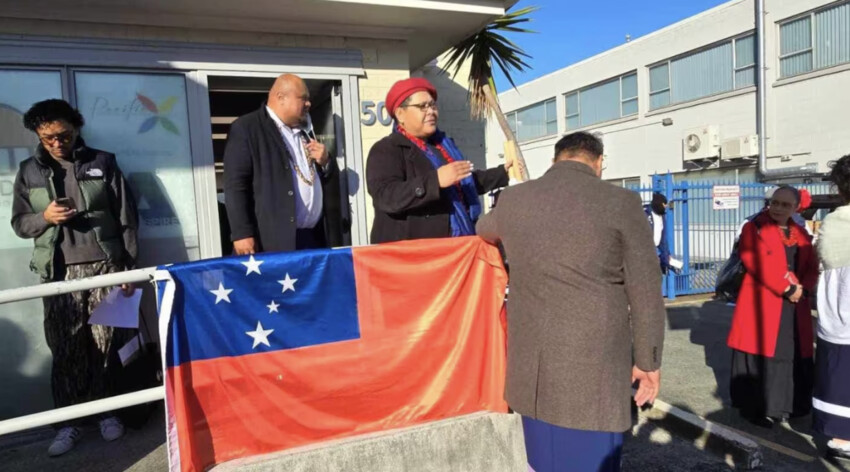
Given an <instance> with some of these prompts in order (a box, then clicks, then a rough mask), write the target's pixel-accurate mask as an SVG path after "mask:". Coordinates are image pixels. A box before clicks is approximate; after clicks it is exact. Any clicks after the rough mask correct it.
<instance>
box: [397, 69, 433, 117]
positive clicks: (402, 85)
mask: <svg viewBox="0 0 850 472" xmlns="http://www.w3.org/2000/svg"><path fill="white" fill-rule="evenodd" d="M416 92H428V93H430V94H431V96H432V97H433V98H434V100H436V99H437V89H436V88H435V87H434V85H433V84H431V82H429V81H428V79H423V78H420V77H412V78H410V79H404V80H399V81H398V82H396V83H394V84H393V86H392V87H390V91H389V92H387V99H386V101H385V102H384V105H386V107H387V112H389V114H390V116H392V117H393V118H395V109H396V108H398V107H399V106H400V105H401V103H402V102H403V101H405V99H407V97H409V96H411V95H413V94H414V93H416Z"/></svg>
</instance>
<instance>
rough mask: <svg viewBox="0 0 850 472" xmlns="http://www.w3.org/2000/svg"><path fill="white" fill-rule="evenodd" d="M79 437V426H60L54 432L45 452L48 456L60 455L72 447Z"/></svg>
mask: <svg viewBox="0 0 850 472" xmlns="http://www.w3.org/2000/svg"><path fill="white" fill-rule="evenodd" d="M79 439H80V429H79V428H75V427H73V426H67V427H65V428H62V429H60V430H59V432H58V433H57V434H56V438H54V439H53V442H52V443H50V447H49V448H47V454H49V455H50V457H56V456H61V455H62V454H65V453H66V452H68V451H70V450H71V449H73V448H74V445H75V444H77V441H78V440H79Z"/></svg>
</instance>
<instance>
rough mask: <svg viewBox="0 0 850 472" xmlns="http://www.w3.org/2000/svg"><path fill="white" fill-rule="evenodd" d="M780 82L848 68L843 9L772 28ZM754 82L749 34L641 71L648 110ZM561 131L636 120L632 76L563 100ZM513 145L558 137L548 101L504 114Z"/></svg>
mask: <svg viewBox="0 0 850 472" xmlns="http://www.w3.org/2000/svg"><path fill="white" fill-rule="evenodd" d="M779 33H780V56H779V62H780V67H779V68H780V78H786V77H791V76H794V75H799V74H803V73H806V72H811V71H813V70H817V69H823V68H827V67H832V66H835V65H838V64H842V63H847V62H850V2H845V3H842V4H840V5H836V6H831V7H829V8H825V9H822V10H819V11H814V12H811V13H809V14H807V15H805V16H803V17H800V18H796V19H793V20H791V21H788V22H785V23H783V24H780V26H779ZM755 83H756V41H755V36H754V35H753V34H748V35H745V36H741V37H738V38H734V39H731V40H727V41H724V42H722V43H720V44H717V45H714V46H711V47H709V48H706V49H701V50H699V51H697V52H694V53H691V54H688V55H685V56H682V57H677V58H675V59H670V60H667V61H664V62H661V63H658V64H654V65H652V66H651V67H650V68H649V110H657V109H660V108H663V107H666V106H670V105H675V104H677V103H684V102H688V101H691V100H696V99H699V98H703V97H708V96H711V95H716V94H719V93H724V92H730V91H733V90H738V89H741V88H746V87H751V86H753V85H755ZM564 99H565V105H566V125H567V130H575V129H578V128H584V127H587V126H592V125H595V124H598V123H604V122H607V121H611V120H616V119H619V118H625V117H628V116H633V115H637V114H638V86H637V73H636V72H629V73H627V74H625V75H623V76H620V77H616V78H614V79H611V80H608V81H605V82H602V83H600V84H596V85H592V86H590V87H585V88H582V89H579V90H575V91H572V92H568V93H566V94H565V95H564ZM506 117H507V120H508V124H509V125H510V127H511V129H512V130H513V131H514V134H515V135H516V137H517V140H518V141H520V142H522V141H528V140H531V139H536V138H541V137H545V136H552V135H555V134H557V132H558V124H557V121H558V119H557V114H556V111H555V99H554V98H551V99H549V100H546V101H544V102H540V103H536V104H534V105H531V106H528V107H525V108H522V109H520V110H517V111H514V112H511V113H508V114H507V115H506Z"/></svg>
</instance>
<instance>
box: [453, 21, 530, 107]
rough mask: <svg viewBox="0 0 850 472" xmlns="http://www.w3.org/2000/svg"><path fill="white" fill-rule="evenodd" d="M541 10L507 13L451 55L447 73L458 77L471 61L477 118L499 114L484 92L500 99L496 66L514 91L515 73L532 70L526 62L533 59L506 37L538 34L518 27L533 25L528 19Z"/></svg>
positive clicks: (471, 100)
mask: <svg viewBox="0 0 850 472" xmlns="http://www.w3.org/2000/svg"><path fill="white" fill-rule="evenodd" d="M537 10H538V8H537V7H534V6H531V7H526V8H522V9H520V10H517V11H515V12H510V13H506V14H505V15H503V16H502V17H500V18H497V19H495V20H493V22H491V23H490V24H489V25H487V26H485V27H484V28H483V29H482V30H480V31H478V32H476V33H475V34H472V35H471V36H469V37H467V38H466V39H464V40H463V41H461V42H460V43H458V44H457V45H455V46H454V47H453V48H452V49H451V50H450V51H449V53H448V60H447V62H446V67H445V69H447V70H452V69H453V75H454V76H457V74H458V72H460V70H461V69H462V67H463V65H464V64H466V63H467V61H468V62H469V65H470V71H469V94H470V97H469V105H470V110H471V113H472V116H473V117H475V118H479V119H481V118H486V117H487V116H489V115H490V114H491V112H494V111H496V110H493V109H492V102H489V101H488V100H487V99H486V95H485V90H484V88H485V87H486V88H488V89H489V92H490V93H491V94H492V96H496V85H495V82H494V81H493V67H494V64H495V67H498V68H499V70H501V71H502V73H503V74H505V77H506V78H507V79H508V82H510V83H511V86H513V87H516V84H515V83H514V80H513V78H512V77H511V73H513V72H523V71H525V70H526V69H529V68H530V66H529V65H528V63H527V62H525V61H526V59H530V58H531V56H529V55H528V54H527V53H526V52H525V51H523V50H522V48H521V47H519V46H517V45H516V44H515V43H514V42H513V41H511V40H509V39H508V38H506V37H505V36H504V35H503V34H502V33H505V32H508V33H534V31H532V30H528V29H525V28H520V27H518V26H517V25H521V24H523V23H527V22H529V21H531V18H529V16H528V15H529V14H530V13H532V12H534V11H537Z"/></svg>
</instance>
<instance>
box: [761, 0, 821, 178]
mask: <svg viewBox="0 0 850 472" xmlns="http://www.w3.org/2000/svg"><path fill="white" fill-rule="evenodd" d="M764 2H765V0H756V36H757V41H758V51H757V56H758V68H757V70H758V83H757V84H756V85H757V94H756V128H757V132H758V137H759V158H758V170H759V174H761V176H762V178H763V179H771V178H774V179H778V178H790V177H800V176H808V175H812V174H814V173H816V172H817V164H815V163H809V164H805V165H802V166H793V167H786V168H782V169H768V168H767V114H766V109H767V60H766V58H767V53H766V44H767V29H766V28H765V26H764V15H765V13H766V12H765V8H764Z"/></svg>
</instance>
